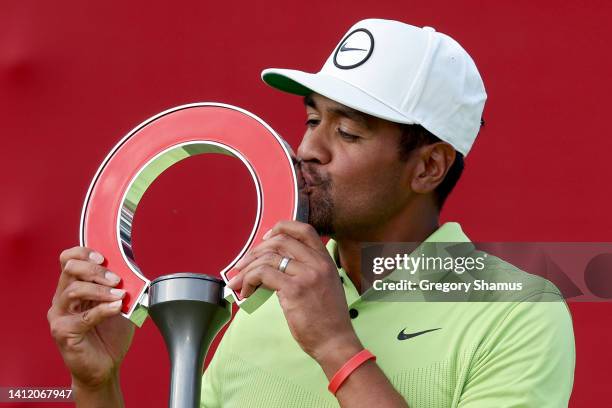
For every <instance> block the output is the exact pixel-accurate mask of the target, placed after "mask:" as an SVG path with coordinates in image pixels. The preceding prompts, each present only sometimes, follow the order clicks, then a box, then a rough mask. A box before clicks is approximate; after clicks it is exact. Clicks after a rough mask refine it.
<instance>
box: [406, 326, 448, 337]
mask: <svg viewBox="0 0 612 408" xmlns="http://www.w3.org/2000/svg"><path fill="white" fill-rule="evenodd" d="M440 329H441V327H438V328H437V329H429V330H423V331H420V332H416V333H404V330H406V329H402V331H401V332H399V334H398V335H397V339H398V340H408V339H411V338H413V337H416V336H420V335H421V334H425V333H429V332H432V331H436V330H440Z"/></svg>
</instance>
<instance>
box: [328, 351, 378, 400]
mask: <svg viewBox="0 0 612 408" xmlns="http://www.w3.org/2000/svg"><path fill="white" fill-rule="evenodd" d="M371 359H373V360H374V361H376V356H375V355H374V354H372V353H370V351H369V350H366V349H363V350H361V351H360V352H359V353H357V354H355V355H354V356H353V357H351V358H350V359H349V361H347V362H346V363H344V365H343V366H342V367H340V369H339V370H338V372H336V374H334V376H333V377H332V379H331V380H330V381H329V385H328V386H327V389H328V390H329V392H331V393H332V394H334V395H336V392H338V388H340V386H341V385H342V383H344V381H345V380H346V379H347V378H348V376H349V375H351V374H352V373H353V371H355V370H356V369H357V368H358V367H359V366H360V365H362V364H363V363H365V362H366V361H368V360H371Z"/></svg>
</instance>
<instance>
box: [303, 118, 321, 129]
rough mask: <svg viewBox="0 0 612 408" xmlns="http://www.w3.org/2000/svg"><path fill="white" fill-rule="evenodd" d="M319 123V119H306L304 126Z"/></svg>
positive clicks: (312, 125)
mask: <svg viewBox="0 0 612 408" xmlns="http://www.w3.org/2000/svg"><path fill="white" fill-rule="evenodd" d="M318 124H319V120H318V119H308V120H307V121H306V126H308V127H315V126H317V125H318Z"/></svg>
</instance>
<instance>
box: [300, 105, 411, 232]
mask: <svg viewBox="0 0 612 408" xmlns="http://www.w3.org/2000/svg"><path fill="white" fill-rule="evenodd" d="M305 102H306V113H307V117H308V118H307V122H306V124H307V129H306V133H305V134H304V138H303V139H302V143H301V144H300V146H299V148H298V152H297V156H298V159H299V160H301V164H302V166H301V169H302V172H303V175H304V178H305V180H306V186H305V187H304V188H303V190H302V192H305V193H307V194H308V196H309V202H310V214H309V223H310V224H312V225H313V226H314V227H315V228H316V229H317V231H319V233H320V234H322V235H329V236H331V237H334V238H336V239H338V238H342V237H352V238H359V237H362V236H369V237H372V235H371V234H372V232H373V231H375V229H378V228H380V227H381V225H384V224H385V223H386V222H388V221H389V220H391V219H392V217H394V216H395V215H397V214H398V213H399V211H400V210H401V209H402V208H404V207H405V206H406V204H407V202H408V201H409V200H410V199H411V197H412V196H413V194H411V192H410V190H409V182H408V180H407V177H408V176H409V173H410V172H409V171H407V170H408V169H409V166H410V160H409V161H408V162H405V161H404V162H402V161H400V160H399V150H398V146H399V140H400V136H401V130H400V128H399V126H397V125H396V124H394V123H392V122H389V121H386V120H383V119H378V118H374V117H372V116H369V115H365V114H363V113H360V112H357V111H355V110H353V109H350V108H348V107H346V106H344V105H341V104H339V103H337V102H334V101H332V100H330V99H328V98H325V97H323V96H321V95H318V94H311V95H310V96H309V97H307V98H306V99H305Z"/></svg>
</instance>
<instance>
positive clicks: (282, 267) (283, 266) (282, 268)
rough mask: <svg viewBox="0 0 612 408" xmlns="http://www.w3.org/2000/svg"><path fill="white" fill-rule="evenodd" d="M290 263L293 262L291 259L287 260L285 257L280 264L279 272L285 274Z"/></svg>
mask: <svg viewBox="0 0 612 408" xmlns="http://www.w3.org/2000/svg"><path fill="white" fill-rule="evenodd" d="M289 261H291V258H287V257H286V256H284V257H283V259H281V261H280V264H278V270H279V271H281V272H283V273H284V272H285V271H286V270H287V265H289Z"/></svg>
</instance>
